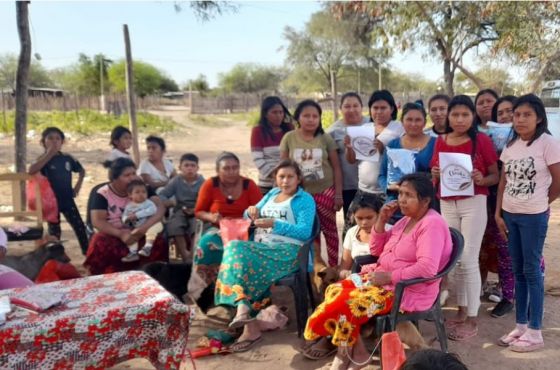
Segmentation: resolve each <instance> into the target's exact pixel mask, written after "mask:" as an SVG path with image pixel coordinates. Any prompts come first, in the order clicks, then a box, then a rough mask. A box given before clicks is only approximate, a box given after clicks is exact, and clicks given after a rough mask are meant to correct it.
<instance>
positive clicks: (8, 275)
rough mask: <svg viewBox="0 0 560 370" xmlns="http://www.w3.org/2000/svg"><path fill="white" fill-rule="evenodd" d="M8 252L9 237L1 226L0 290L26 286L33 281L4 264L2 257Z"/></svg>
mask: <svg viewBox="0 0 560 370" xmlns="http://www.w3.org/2000/svg"><path fill="white" fill-rule="evenodd" d="M6 253H8V237H7V236H6V233H5V232H4V230H3V229H2V228H1V227H0V290H3V289H12V288H25V287H26V286H30V285H33V282H32V281H31V280H29V279H28V278H26V277H25V276H23V275H22V274H20V273H19V272H17V271H16V270H14V269H12V268H9V267H8V266H4V265H2V263H1V262H2V259H3V258H4V257H5V256H6Z"/></svg>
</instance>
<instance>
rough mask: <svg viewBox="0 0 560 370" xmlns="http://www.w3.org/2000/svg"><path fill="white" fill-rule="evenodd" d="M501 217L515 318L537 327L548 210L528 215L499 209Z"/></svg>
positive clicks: (541, 316) (537, 328) (540, 313)
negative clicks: (511, 271)
mask: <svg viewBox="0 0 560 370" xmlns="http://www.w3.org/2000/svg"><path fill="white" fill-rule="evenodd" d="M503 217H504V221H505V222H506V225H507V228H508V249H509V254H510V255H511V261H512V265H513V266H512V267H513V274H514V276H515V320H516V322H517V323H518V324H527V323H528V324H529V328H531V329H535V330H540V329H541V327H542V318H543V306H544V275H543V272H542V269H541V260H542V254H543V246H544V239H545V238H546V231H547V229H548V217H549V212H548V211H547V212H543V213H538V214H534V215H528V214H521V213H509V212H506V211H503Z"/></svg>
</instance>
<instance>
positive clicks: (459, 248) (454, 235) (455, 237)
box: [437, 227, 465, 277]
mask: <svg viewBox="0 0 560 370" xmlns="http://www.w3.org/2000/svg"><path fill="white" fill-rule="evenodd" d="M449 232H450V233H451V242H452V246H451V255H450V256H449V262H447V265H445V267H444V268H443V270H441V271H440V272H439V273H438V274H437V277H442V276H445V275H447V274H449V272H450V271H451V270H452V269H453V267H455V265H456V264H457V261H458V260H459V258H461V255H462V254H463V248H464V246H465V239H464V238H463V234H461V233H460V232H459V230H457V229H454V228H452V227H450V228H449Z"/></svg>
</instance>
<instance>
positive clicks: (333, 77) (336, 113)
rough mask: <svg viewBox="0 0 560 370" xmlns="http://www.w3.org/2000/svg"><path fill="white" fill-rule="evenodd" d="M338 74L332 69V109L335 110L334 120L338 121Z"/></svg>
mask: <svg viewBox="0 0 560 370" xmlns="http://www.w3.org/2000/svg"><path fill="white" fill-rule="evenodd" d="M336 95H337V92H336V76H335V75H334V71H333V70H332V69H331V96H332V111H333V119H334V121H335V122H336V121H338V106H337V105H336V103H337V101H336Z"/></svg>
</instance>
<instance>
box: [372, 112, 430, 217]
mask: <svg viewBox="0 0 560 370" xmlns="http://www.w3.org/2000/svg"><path fill="white" fill-rule="evenodd" d="M401 120H402V123H403V127H404V132H405V134H404V135H403V136H401V137H400V138H396V139H393V140H391V141H390V142H389V144H387V150H386V151H385V153H383V157H382V159H381V169H380V172H379V180H378V181H379V184H380V185H381V186H382V187H383V189H385V192H386V193H387V200H395V199H397V196H398V190H399V187H398V185H397V183H398V182H399V181H400V177H399V178H393V177H394V176H392V174H391V173H390V169H389V167H390V164H391V165H392V166H395V164H394V163H393V161H392V160H391V158H390V155H389V154H390V152H391V150H392V149H406V150H409V151H410V152H411V153H413V156H412V161H413V163H399V167H400V168H405V167H408V168H413V169H414V170H413V171H412V172H430V161H431V159H432V155H433V152H434V143H435V142H436V139H435V137H430V135H427V134H425V133H424V127H425V126H426V111H425V110H424V108H423V107H422V106H420V105H419V104H417V103H406V104H405V105H404V107H403V110H402V116H401ZM400 159H404V158H400ZM407 174H408V173H404V172H402V171H401V175H407ZM399 214H400V213H399Z"/></svg>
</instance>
